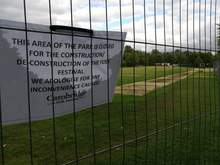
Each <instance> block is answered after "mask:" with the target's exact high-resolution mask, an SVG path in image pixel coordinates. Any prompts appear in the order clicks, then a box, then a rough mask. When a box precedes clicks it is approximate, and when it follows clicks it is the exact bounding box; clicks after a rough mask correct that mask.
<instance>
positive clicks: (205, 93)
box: [3, 68, 220, 165]
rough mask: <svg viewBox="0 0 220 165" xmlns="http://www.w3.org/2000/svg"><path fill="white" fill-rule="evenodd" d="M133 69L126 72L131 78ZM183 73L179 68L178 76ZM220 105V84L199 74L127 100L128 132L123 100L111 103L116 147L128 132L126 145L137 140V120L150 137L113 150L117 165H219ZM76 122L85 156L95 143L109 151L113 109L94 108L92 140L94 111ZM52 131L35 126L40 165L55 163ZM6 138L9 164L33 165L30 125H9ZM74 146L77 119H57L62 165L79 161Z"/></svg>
mask: <svg viewBox="0 0 220 165" xmlns="http://www.w3.org/2000/svg"><path fill="white" fill-rule="evenodd" d="M130 69H131V68H129V69H125V71H126V72H127V73H129V72H130V71H129V70H130ZM183 69H184V68H183ZM183 69H182V71H183ZM178 70H179V68H177V72H178ZM137 71H138V72H137V74H138V75H139V77H140V79H138V80H140V81H141V80H142V79H143V78H144V74H143V73H144V72H143V68H137ZM139 71H140V72H139ZM153 72H154V70H153V68H152V71H151V72H150V74H149V76H150V75H151V78H149V79H152V78H154V73H153ZM157 75H158V76H159V75H161V76H162V75H163V70H162V69H158V70H157ZM204 75H205V76H204ZM125 79H126V78H125ZM129 81H130V78H127V80H125V82H127V83H129ZM180 89H181V90H180ZM146 100H147V102H146ZM155 100H156V102H155ZM218 100H219V98H218V81H217V79H216V77H215V76H214V74H213V73H208V72H202V71H201V72H199V73H198V72H197V73H195V75H191V76H190V77H189V78H188V79H184V80H182V81H181V82H180V81H179V82H176V83H175V84H173V85H169V86H167V87H165V88H160V89H158V90H157V91H153V92H151V93H149V94H147V95H146V96H143V97H138V96H136V97H134V96H125V95H124V96H123V114H124V115H123V120H124V127H122V109H121V107H122V106H121V101H122V98H121V96H120V95H115V96H114V99H113V102H112V103H111V104H110V119H111V120H110V126H111V130H110V133H111V145H112V146H114V145H118V144H121V143H123V130H124V135H125V141H128V140H131V139H135V137H136V136H135V120H136V121H137V122H136V132H137V137H141V136H144V135H146V134H148V135H149V137H148V138H143V139H142V140H140V141H138V143H137V144H136V143H135V142H134V143H131V144H129V145H126V146H125V148H124V150H123V147H120V148H117V149H115V150H112V152H111V154H112V157H111V164H114V165H119V164H122V163H123V162H124V164H126V165H133V164H135V162H136V164H152V165H154V164H164V162H166V164H180V163H182V164H187V165H197V164H198V165H200V164H210V165H215V164H216V165H217V164H219V162H220V157H219V154H220V123H219V121H220V118H219V115H220V114H219V111H218V110H219V101H218ZM134 101H135V104H134ZM76 118H77V120H76V123H77V148H78V152H77V153H78V156H79V157H82V156H84V155H87V154H89V153H91V152H92V151H93V140H95V149H96V151H100V150H102V149H105V148H108V147H109V136H108V135H109V129H108V112H107V105H102V106H98V107H95V109H94V121H95V123H94V125H95V129H94V130H95V139H93V136H92V122H91V110H90V109H87V110H84V111H81V112H79V113H77V114H76ZM184 121H187V122H184ZM174 125H175V126H174ZM52 126H53V125H52V120H44V121H38V122H33V123H32V140H33V141H32V142H33V158H34V159H33V161H34V164H40V165H41V164H45V165H50V164H54V160H55V159H54V139H53V127H52ZM146 126H147V129H146ZM172 126H173V127H172ZM166 128H169V129H166ZM164 129H165V130H164ZM159 130H163V131H159ZM3 135H4V144H7V146H6V147H5V148H4V156H5V164H7V165H14V164H16V165H17V164H18V165H26V164H30V155H29V148H30V147H29V134H28V124H18V125H11V126H6V127H4V129H3ZM74 144H75V141H74V131H73V115H72V114H70V115H65V116H63V117H58V118H56V147H57V160H58V164H63V163H66V162H68V161H71V160H73V159H75V153H76V151H75V147H74ZM136 145H137V147H136ZM109 155H110V152H106V153H104V154H98V155H96V164H99V165H103V164H109V160H110V157H109ZM123 155H124V156H123ZM180 161H181V162H180ZM79 164H80V165H81V164H82V165H84V164H85V165H86V164H93V158H88V159H85V160H82V161H80V162H79Z"/></svg>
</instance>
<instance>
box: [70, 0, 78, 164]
mask: <svg viewBox="0 0 220 165" xmlns="http://www.w3.org/2000/svg"><path fill="white" fill-rule="evenodd" d="M70 18H71V27H73V1H72V0H70ZM71 35H72V36H71V44H72V45H71V51H72V54H74V52H75V51H74V48H73V44H74V32H73V31H72V32H71ZM72 62H73V63H74V62H75V59H74V57H73V56H72ZM72 70H73V71H74V70H75V66H74V65H73V66H72ZM72 78H73V87H75V73H74V72H73V73H72ZM72 92H73V99H72V108H73V133H74V137H73V141H74V142H73V151H75V152H74V153H75V161H76V164H77V165H78V164H79V160H78V159H79V158H78V145H77V125H76V124H77V122H76V104H75V103H76V102H75V99H76V98H75V89H74V88H73V90H72ZM74 153H73V154H74Z"/></svg>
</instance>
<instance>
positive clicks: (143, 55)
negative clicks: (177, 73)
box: [123, 45, 214, 67]
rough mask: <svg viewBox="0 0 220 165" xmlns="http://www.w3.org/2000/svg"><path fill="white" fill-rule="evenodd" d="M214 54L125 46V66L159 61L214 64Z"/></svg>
mask: <svg viewBox="0 0 220 165" xmlns="http://www.w3.org/2000/svg"><path fill="white" fill-rule="evenodd" d="M213 61H214V56H213V55H212V53H211V52H190V51H180V50H178V49H177V50H175V51H174V52H166V53H164V52H160V51H159V50H155V49H154V50H152V51H151V52H150V53H149V52H143V51H140V50H134V49H133V48H132V47H131V46H128V45H127V46H125V52H124V59H123V66H127V67H130V66H146V65H148V66H153V65H155V64H157V63H170V64H171V65H172V64H179V65H182V66H195V67H198V66H201V65H202V66H207V67H211V66H213Z"/></svg>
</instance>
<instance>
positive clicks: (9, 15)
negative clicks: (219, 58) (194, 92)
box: [0, 0, 220, 49]
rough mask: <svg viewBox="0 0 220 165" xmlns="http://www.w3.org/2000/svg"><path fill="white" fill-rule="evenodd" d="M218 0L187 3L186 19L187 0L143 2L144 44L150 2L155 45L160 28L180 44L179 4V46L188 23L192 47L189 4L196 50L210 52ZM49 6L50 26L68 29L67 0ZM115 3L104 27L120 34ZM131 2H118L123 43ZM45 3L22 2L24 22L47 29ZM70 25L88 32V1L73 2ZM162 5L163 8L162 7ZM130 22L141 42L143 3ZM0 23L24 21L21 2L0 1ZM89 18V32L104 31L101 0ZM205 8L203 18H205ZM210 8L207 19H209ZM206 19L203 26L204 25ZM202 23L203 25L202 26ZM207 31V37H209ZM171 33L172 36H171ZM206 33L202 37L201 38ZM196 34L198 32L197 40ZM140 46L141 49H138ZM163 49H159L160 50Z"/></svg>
mask: <svg viewBox="0 0 220 165" xmlns="http://www.w3.org/2000/svg"><path fill="white" fill-rule="evenodd" d="M217 1H218V0H212V6H210V3H211V0H206V4H205V1H204V0H201V2H202V3H201V5H199V1H198V0H188V4H189V5H188V11H189V12H188V19H187V0H182V1H180V0H156V1H154V0H145V4H146V6H145V7H146V13H145V15H146V21H147V24H146V32H147V34H146V35H147V42H149V43H154V42H155V18H154V2H156V12H157V14H156V15H157V16H156V20H157V22H156V27H157V29H156V34H157V43H159V44H163V43H164V25H165V32H166V43H167V44H168V45H172V38H173V37H174V43H175V45H179V44H180V15H179V14H180V10H179V8H180V2H181V27H182V28H181V37H182V46H187V45H186V44H187V22H188V25H189V26H188V28H189V31H188V38H189V44H190V47H192V46H193V2H195V3H194V4H195V5H194V11H195V13H194V14H195V17H194V18H195V21H194V32H195V33H194V35H195V43H196V47H197V48H198V47H199V41H201V47H202V48H204V47H205V43H206V48H207V49H210V39H211V43H212V45H211V47H212V49H214V47H215V45H214V43H215V24H214V23H215V17H214V16H215V2H217ZM51 2H52V22H53V24H62V25H70V23H71V20H70V18H71V17H70V16H71V13H70V0H51ZM119 2H120V1H119V0H107V3H108V4H107V5H108V25H109V29H110V30H117V31H119V30H120V7H119ZM132 2H133V1H132V0H121V4H122V8H121V9H122V20H123V31H126V32H128V36H127V39H128V40H133V39H134V38H133V36H134V33H133V32H134V30H133V21H132V20H133V12H132V10H133V6H132ZM48 3H49V1H48V0H38V1H35V0H26V5H27V18H28V22H31V23H38V24H46V25H49V4H48ZM72 3H73V6H72V7H73V22H74V26H79V27H83V28H89V0H73V1H72ZM164 3H165V6H163V4H164ZM172 3H173V9H174V10H173V16H174V17H173V18H174V19H173V26H172ZM134 4H135V6H134V19H135V40H136V41H140V42H144V41H145V34H144V31H145V30H144V0H134ZM0 5H1V6H0V10H1V15H0V19H8V20H16V21H24V13H23V0H16V1H8V0H0ZM91 7H92V8H91V18H92V28H93V29H95V30H105V28H106V17H105V14H106V9H105V1H104V0H91ZM163 7H165V13H166V14H165V19H166V22H165V24H164V21H163V19H164V17H163ZM199 7H201V12H200V16H201V27H199ZM219 7H220V4H219V2H217V7H216V9H217V11H216V15H217V23H219V16H220V11H219V10H218V9H219ZM205 8H206V15H205ZM210 8H211V17H210ZM205 16H206V22H205ZM210 21H211V26H210ZM205 23H206V24H205ZM210 27H211V31H212V33H211V36H210ZM172 30H173V31H174V36H172ZM205 30H206V36H205ZM199 31H200V32H201V33H200V34H201V35H200V37H201V40H199ZM141 45H142V46H141ZM141 45H139V44H138V46H137V47H138V48H141V49H144V44H141ZM161 49H163V48H161Z"/></svg>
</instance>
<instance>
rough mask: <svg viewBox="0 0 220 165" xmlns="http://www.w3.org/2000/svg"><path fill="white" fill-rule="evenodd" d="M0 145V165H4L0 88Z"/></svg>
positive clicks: (0, 95) (0, 91) (0, 92)
mask: <svg viewBox="0 0 220 165" xmlns="http://www.w3.org/2000/svg"><path fill="white" fill-rule="evenodd" d="M0 145H1V162H2V165H5V156H4V140H3V125H2V90H1V88H0Z"/></svg>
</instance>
